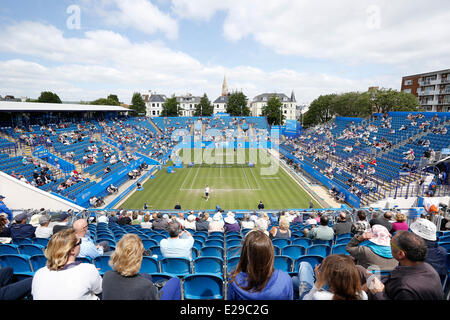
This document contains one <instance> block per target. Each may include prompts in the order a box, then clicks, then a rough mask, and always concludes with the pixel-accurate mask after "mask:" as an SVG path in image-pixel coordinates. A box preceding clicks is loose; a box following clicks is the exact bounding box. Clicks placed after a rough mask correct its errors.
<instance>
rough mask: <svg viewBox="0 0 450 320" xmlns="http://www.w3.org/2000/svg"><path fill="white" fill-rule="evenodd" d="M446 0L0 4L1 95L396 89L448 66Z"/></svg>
mask: <svg viewBox="0 0 450 320" xmlns="http://www.w3.org/2000/svg"><path fill="white" fill-rule="evenodd" d="M449 27H450V1H447V0H429V1H426V2H424V1H416V0H396V1H391V0H369V1H367V0H339V1H336V0H317V1H310V0H265V1H261V0H219V1H218V0H20V1H18V0H2V1H1V6H0V95H1V96H5V95H14V96H15V97H29V98H37V97H38V96H39V94H40V92H42V91H52V92H55V93H57V94H58V95H59V97H60V98H61V100H63V101H92V100H95V99H98V98H102V97H107V96H108V95H109V94H116V95H118V97H119V99H120V101H122V102H124V103H126V104H129V103H130V102H131V97H132V95H133V93H134V92H140V93H141V94H145V93H148V92H149V90H151V91H152V92H155V93H158V94H165V95H166V96H171V95H173V94H175V95H184V94H186V93H190V94H192V95H196V96H201V95H203V94H204V93H206V94H207V95H208V98H209V99H210V100H211V101H214V100H215V99H216V98H217V97H218V96H220V94H221V89H222V82H223V79H224V77H226V79H227V83H228V87H229V89H230V91H235V90H238V91H242V92H243V93H244V94H245V95H246V96H247V97H248V98H249V100H252V99H253V98H254V97H255V96H256V95H258V94H261V93H267V92H278V93H285V94H287V95H288V96H290V94H291V92H292V91H293V92H294V93H295V97H296V100H297V103H298V104H309V103H310V102H311V101H313V100H314V99H315V98H317V97H318V96H320V95H322V94H330V93H342V92H349V91H366V90H367V89H368V87H371V86H379V87H380V88H393V89H396V90H400V87H401V79H402V77H403V76H406V75H412V74H417V73H423V72H429V71H435V70H442V69H448V68H450V54H449V53H450V33H449V32H448V30H449V29H450V28H449Z"/></svg>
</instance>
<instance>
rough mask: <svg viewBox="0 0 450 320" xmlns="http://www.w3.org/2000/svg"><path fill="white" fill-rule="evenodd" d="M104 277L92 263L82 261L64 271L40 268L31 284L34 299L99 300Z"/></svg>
mask: <svg viewBox="0 0 450 320" xmlns="http://www.w3.org/2000/svg"><path fill="white" fill-rule="evenodd" d="M101 292H102V277H101V276H100V274H99V272H98V270H97V268H96V267H95V265H94V264H91V263H81V264H79V265H77V266H75V267H72V268H69V269H67V270H62V271H54V270H49V269H48V268H47V267H43V268H41V269H39V270H38V271H37V272H36V273H35V275H34V277H33V282H32V284H31V294H32V295H33V299H34V300H98V298H97V296H96V294H99V293H101Z"/></svg>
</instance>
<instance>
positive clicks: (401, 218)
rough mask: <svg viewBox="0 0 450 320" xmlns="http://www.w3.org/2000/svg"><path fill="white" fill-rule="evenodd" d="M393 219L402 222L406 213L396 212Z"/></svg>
mask: <svg viewBox="0 0 450 320" xmlns="http://www.w3.org/2000/svg"><path fill="white" fill-rule="evenodd" d="M395 220H396V221H397V222H404V221H406V215H405V214H404V213H397V214H396V215H395Z"/></svg>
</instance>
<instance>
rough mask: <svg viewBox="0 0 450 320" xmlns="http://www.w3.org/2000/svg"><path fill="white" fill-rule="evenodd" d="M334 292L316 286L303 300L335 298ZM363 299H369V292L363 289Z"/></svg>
mask: <svg viewBox="0 0 450 320" xmlns="http://www.w3.org/2000/svg"><path fill="white" fill-rule="evenodd" d="M333 296H334V294H333V293H331V292H330V291H326V290H319V289H317V287H316V286H313V287H312V289H311V290H310V291H309V292H308V293H307V294H306V295H305V296H304V297H303V300H333ZM361 298H362V299H361V300H368V297H367V293H366V292H365V291H364V290H361Z"/></svg>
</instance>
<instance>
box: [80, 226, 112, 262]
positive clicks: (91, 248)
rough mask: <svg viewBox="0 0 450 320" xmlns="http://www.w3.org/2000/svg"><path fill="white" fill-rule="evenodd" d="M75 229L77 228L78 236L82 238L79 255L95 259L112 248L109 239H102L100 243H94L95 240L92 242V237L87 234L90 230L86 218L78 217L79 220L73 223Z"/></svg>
mask: <svg viewBox="0 0 450 320" xmlns="http://www.w3.org/2000/svg"><path fill="white" fill-rule="evenodd" d="M73 229H74V230H75V233H76V235H77V237H79V238H80V239H81V240H82V242H81V245H80V250H79V251H78V256H79V257H88V258H91V259H95V258H97V257H98V256H101V255H103V254H104V253H105V252H108V251H109V250H110V247H109V244H108V242H107V241H102V242H100V243H98V244H94V242H92V239H91V238H90V237H89V236H87V235H86V234H87V232H88V223H87V220H86V219H78V220H77V221H75V222H74V224H73Z"/></svg>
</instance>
